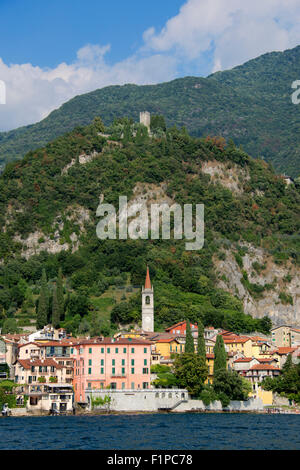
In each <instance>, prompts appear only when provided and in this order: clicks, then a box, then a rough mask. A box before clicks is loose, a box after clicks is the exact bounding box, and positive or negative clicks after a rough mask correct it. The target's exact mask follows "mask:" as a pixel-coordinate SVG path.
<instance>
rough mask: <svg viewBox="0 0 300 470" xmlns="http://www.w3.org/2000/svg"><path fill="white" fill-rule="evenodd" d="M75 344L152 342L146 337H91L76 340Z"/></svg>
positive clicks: (99, 344) (146, 343)
mask: <svg viewBox="0 0 300 470" xmlns="http://www.w3.org/2000/svg"><path fill="white" fill-rule="evenodd" d="M73 344H74V346H80V345H87V344H89V345H91V346H92V345H94V346H95V345H98V346H101V344H107V345H111V346H118V344H127V345H130V344H135V345H139V344H144V345H151V344H152V343H151V342H150V341H146V340H144V339H138V338H99V337H96V338H90V339H80V340H78V341H76V340H75V341H74V343H73Z"/></svg>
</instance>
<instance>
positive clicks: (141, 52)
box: [0, 0, 300, 131]
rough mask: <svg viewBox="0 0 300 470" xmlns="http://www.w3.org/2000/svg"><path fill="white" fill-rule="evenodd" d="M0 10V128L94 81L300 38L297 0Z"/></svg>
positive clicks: (222, 59)
mask: <svg viewBox="0 0 300 470" xmlns="http://www.w3.org/2000/svg"><path fill="white" fill-rule="evenodd" d="M0 20H1V23H0V24H1V27H0V92H1V86H2V89H3V84H4V85H5V88H6V104H1V102H2V101H3V99H2V98H1V96H0V98H1V99H0V131H3V130H10V129H14V128H16V127H20V126H22V125H27V124H31V123H34V122H37V121H40V120H41V119H43V118H44V117H46V116H47V115H48V114H49V113H50V112H51V111H52V110H54V109H56V108H58V107H59V106H60V105H61V104H63V103H64V102H66V101H68V100H69V99H70V98H72V97H74V96H75V95H78V94H82V93H87V92H89V91H92V90H95V89H97V88H102V87H104V86H108V85H115V84H120V85H122V84H125V83H136V84H152V83H160V82H164V81H169V80H172V79H174V78H178V77H182V76H187V75H195V76H207V75H209V74H210V73H212V72H215V71H217V70H224V69H228V68H232V67H234V66H236V65H239V64H242V63H244V62H246V61H247V60H250V59H253V58H254V57H258V56H259V55H261V54H264V53H266V52H271V51H283V50H285V49H288V48H292V47H295V46H297V45H299V44H300V2H299V0H285V1H284V2H283V1H282V0H263V1H262V0H251V2H247V1H245V0H209V1H208V0H151V1H149V2H145V1H141V0H139V1H138V0H128V1H127V2H125V1H124V0H110V1H108V2H107V1H102V0H0ZM299 78H300V77H299Z"/></svg>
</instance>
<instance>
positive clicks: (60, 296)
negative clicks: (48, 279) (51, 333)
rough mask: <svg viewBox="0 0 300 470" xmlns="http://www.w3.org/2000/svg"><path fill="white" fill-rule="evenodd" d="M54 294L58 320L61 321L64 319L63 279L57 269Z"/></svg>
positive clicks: (60, 271)
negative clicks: (55, 294)
mask: <svg viewBox="0 0 300 470" xmlns="http://www.w3.org/2000/svg"><path fill="white" fill-rule="evenodd" d="M56 289H57V290H56V292H57V303H58V309H59V320H60V321H61V320H63V318H64V287H63V278H62V270H61V268H59V270H58V276H57V283H56Z"/></svg>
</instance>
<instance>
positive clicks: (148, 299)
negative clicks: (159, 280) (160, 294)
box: [146, 295, 150, 305]
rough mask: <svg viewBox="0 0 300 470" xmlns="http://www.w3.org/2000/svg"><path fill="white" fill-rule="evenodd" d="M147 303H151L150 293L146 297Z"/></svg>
mask: <svg viewBox="0 0 300 470" xmlns="http://www.w3.org/2000/svg"><path fill="white" fill-rule="evenodd" d="M146 304H147V305H150V296H149V295H147V297H146Z"/></svg>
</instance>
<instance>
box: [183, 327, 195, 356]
mask: <svg viewBox="0 0 300 470" xmlns="http://www.w3.org/2000/svg"><path fill="white" fill-rule="evenodd" d="M185 352H186V353H194V352H195V347H194V338H193V335H192V332H191V324H190V320H189V319H188V318H187V320H186V332H185Z"/></svg>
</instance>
